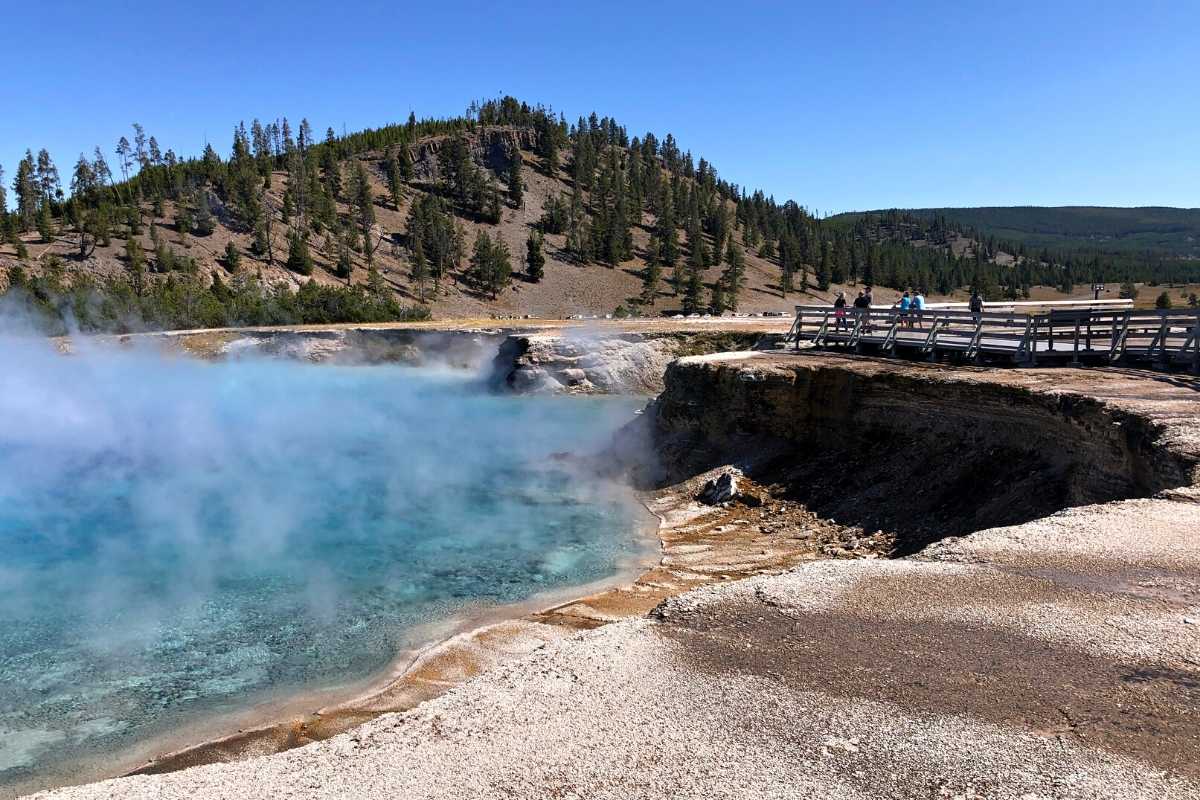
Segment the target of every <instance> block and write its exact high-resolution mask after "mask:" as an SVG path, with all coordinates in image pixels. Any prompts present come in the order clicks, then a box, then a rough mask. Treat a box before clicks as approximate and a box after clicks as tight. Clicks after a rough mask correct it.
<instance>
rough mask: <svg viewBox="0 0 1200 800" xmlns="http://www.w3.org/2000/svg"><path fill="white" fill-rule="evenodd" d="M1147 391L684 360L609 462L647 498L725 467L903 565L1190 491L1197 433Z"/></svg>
mask: <svg viewBox="0 0 1200 800" xmlns="http://www.w3.org/2000/svg"><path fill="white" fill-rule="evenodd" d="M1154 386H1155V383H1154V382H1153V381H1149V380H1147V379H1146V377H1145V376H1141V375H1139V376H1131V375H1123V374H1120V373H1117V372H1105V371H1096V370H1089V371H1083V370H1063V369H1052V370H1021V371H984V370H964V369H952V368H946V367H941V366H938V365H926V364H912V363H904V362H895V361H888V360H874V359H862V358H847V357H839V356H832V355H817V354H807V355H795V354H766V353H744V354H723V355H716V356H701V357H694V358H683V359H680V360H678V361H675V362H674V363H672V364H671V365H670V366H669V367H668V368H667V371H666V378H665V389H664V391H663V393H662V394H661V396H660V397H659V398H658V399H657V400H656V401H655V402H654V403H653V404H652V405H651V406H650V408H649V409H648V410H647V412H646V413H645V414H644V415H643V416H642V417H641V418H640V419H639V421H638V422H636V423H634V424H633V425H632V426H631V427H630V428H629V429H627V430H626V431H625V432H624V434H623V435H622V437H621V441H620V442H619V443H618V446H617V451H616V452H617V454H618V455H619V456H620V457H621V459H622V460H623V461H624V463H627V464H629V463H631V464H633V465H634V473H635V476H636V479H637V480H638V481H639V482H640V483H641V485H643V486H645V487H647V488H653V487H658V486H666V485H671V484H675V483H678V482H679V481H681V480H686V479H687V478H689V477H690V476H694V475H697V474H699V473H701V472H704V471H705V470H711V469H713V468H714V467H718V466H721V465H725V464H732V465H736V466H738V467H740V468H741V469H742V470H743V471H744V472H745V474H746V475H747V476H750V477H751V478H753V479H754V480H755V481H756V482H758V483H760V484H762V485H768V486H770V487H771V490H772V492H773V493H774V494H775V495H776V496H777V497H782V498H787V499H790V500H794V501H796V502H799V503H801V504H802V505H803V506H805V507H806V508H808V509H810V510H812V511H814V512H815V513H817V514H819V515H821V516H823V517H828V518H831V519H834V520H836V521H837V522H838V523H840V524H842V525H850V526H858V527H861V528H862V529H863V530H864V531H865V532H867V533H871V532H874V531H877V530H883V531H887V532H889V533H890V534H892V535H893V536H894V541H895V554H897V555H903V554H906V553H912V552H915V551H917V550H919V549H921V548H922V547H924V546H925V545H926V544H928V543H929V542H932V541H936V540H938V539H941V538H944V537H947V536H958V535H963V534H967V533H971V532H973V531H977V530H982V529H985V528H991V527H995V526H1001V525H1013V524H1018V523H1021V522H1025V521H1028V520H1032V519H1037V518H1040V517H1043V516H1046V515H1047V514H1050V513H1053V512H1055V511H1058V510H1060V509H1063V508H1068V507H1073V506H1081V505H1086V504H1091V503H1099V502H1105V501H1109V500H1117V499H1124V498H1131V497H1145V496H1152V495H1155V494H1158V493H1162V492H1173V493H1174V494H1176V495H1184V494H1188V493H1190V492H1192V491H1193V490H1192V488H1191V487H1192V484H1193V483H1194V482H1195V479H1196V469H1197V464H1198V463H1200V444H1198V440H1200V435H1197V434H1195V433H1194V432H1192V433H1189V431H1191V430H1192V429H1191V428H1190V427H1181V426H1179V425H1177V424H1175V421H1176V420H1177V419H1180V418H1185V417H1187V416H1188V415H1189V414H1193V413H1194V409H1195V406H1194V400H1192V403H1191V404H1189V403H1187V401H1186V400H1187V399H1189V398H1188V394H1189V393H1188V392H1180V391H1178V389H1176V388H1174V387H1172V388H1171V389H1170V390H1169V391H1168V390H1167V388H1166V387H1164V391H1163V399H1156V398H1155V396H1154V392H1153V391H1152V389H1153V387H1154ZM1148 389H1150V390H1151V391H1150V392H1149V394H1148V393H1147V391H1148ZM1168 397H1169V398H1170V399H1169V400H1168V399H1165V398H1168ZM1181 397H1182V398H1185V399H1180V398H1181ZM1195 399H1200V395H1198V396H1197V397H1196V398H1195ZM647 452H651V453H653V454H654V455H653V456H652V457H647V456H646V453H647Z"/></svg>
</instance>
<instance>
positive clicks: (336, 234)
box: [0, 97, 1200, 330]
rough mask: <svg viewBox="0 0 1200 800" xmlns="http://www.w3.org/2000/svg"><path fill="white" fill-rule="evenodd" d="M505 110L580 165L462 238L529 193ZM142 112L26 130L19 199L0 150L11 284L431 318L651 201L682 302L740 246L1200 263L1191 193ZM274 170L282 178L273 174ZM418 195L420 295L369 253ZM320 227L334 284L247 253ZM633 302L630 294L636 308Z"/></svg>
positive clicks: (799, 251)
mask: <svg viewBox="0 0 1200 800" xmlns="http://www.w3.org/2000/svg"><path fill="white" fill-rule="evenodd" d="M498 126H499V127H503V128H506V129H515V130H518V131H523V132H525V134H527V135H525V136H524V137H523V138H522V141H524V142H525V143H526V146H527V147H528V149H529V151H530V152H531V153H532V155H533V157H534V158H535V159H536V161H537V163H538V164H539V165H540V168H541V169H542V170H543V171H544V172H545V174H547V175H558V174H560V171H565V172H566V173H567V174H569V176H570V179H569V181H568V182H567V183H566V185H567V186H568V187H569V189H567V190H564V191H563V192H562V193H561V194H560V195H558V196H555V197H552V198H550V199H549V200H548V201H547V202H546V205H545V207H544V208H543V210H542V216H541V217H540V219H539V220H538V221H537V223H536V225H535V226H534V227H535V229H534V230H531V232H530V234H529V240H528V243H527V248H526V252H524V253H517V254H513V253H511V252H509V250H508V247H507V246H506V245H505V244H504V242H503V241H501V240H500V239H499V237H493V236H491V235H489V234H488V233H487V232H486V231H483V230H481V231H480V232H478V233H477V235H476V237H475V239H474V241H473V242H466V241H464V238H463V232H462V227H461V225H460V224H459V223H458V220H461V219H470V220H472V221H473V222H478V223H481V224H485V225H486V224H494V223H498V222H499V221H500V217H501V211H500V210H501V207H502V206H504V205H506V204H511V205H516V206H519V205H520V203H521V195H522V191H523V183H524V179H523V177H522V171H521V165H522V160H521V159H520V158H519V157H518V158H515V159H511V161H510V164H511V167H510V169H509V170H508V171H507V172H497V171H496V170H494V169H490V168H488V167H487V166H486V165H482V164H480V163H479V159H478V158H477V155H473V153H472V150H471V147H470V137H471V136H472V135H473V134H474V133H476V132H478V131H481V130H485V129H489V128H495V127H498ZM133 133H134V135H133V139H132V141H130V140H129V139H127V138H126V137H121V138H120V139H119V140H118V141H117V142H116V143H115V144H114V146H113V148H112V150H111V151H110V153H106V152H105V151H104V150H103V149H102V148H100V147H96V148H95V149H94V151H93V153H92V154H91V155H90V156H88V155H83V154H81V155H80V156H79V158H78V160H77V161H76V162H75V164H74V165H73V167H71V168H70V171H69V175H68V176H67V177H66V178H65V179H64V178H63V177H62V176H61V174H60V172H59V169H58V167H57V166H56V164H55V163H54V161H53V159H52V158H51V156H50V154H49V153H48V152H47V151H46V150H44V149H41V150H39V151H37V152H36V154H35V152H34V151H33V150H32V149H30V150H29V151H27V153H26V155H25V157H24V158H23V159H22V160H21V161H20V162H19V163H18V164H17V165H16V167H15V171H14V175H13V179H12V182H11V184H10V185H11V191H12V197H11V199H12V206H11V209H10V206H9V196H8V192H7V191H6V189H7V187H6V186H5V185H4V183H3V169H2V168H0V239H3V241H5V242H8V243H10V244H11V245H13V246H14V247H15V249H16V253H17V262H18V263H17V265H16V266H14V267H11V268H10V269H9V288H10V292H15V296H16V297H17V298H18V301H19V302H21V303H23V304H24V305H25V306H26V308H27V309H28V310H29V311H30V312H31V313H34V314H35V315H40V316H42V317H44V318H45V319H47V320H50V321H52V322H53V323H54V324H56V325H58V326H60V327H61V325H62V324H63V320H65V319H67V318H68V317H69V318H71V319H73V320H74V321H75V322H76V323H77V324H79V325H80V326H81V327H83V328H84V329H87V330H122V329H127V328H129V327H130V326H131V325H140V326H144V327H163V328H170V327H217V326H225V325H233V324H281V323H289V322H338V321H381V320H393V319H416V318H423V317H426V316H428V314H429V311H428V307H427V306H426V305H425V304H424V303H425V301H426V299H427V298H428V297H430V296H433V297H436V296H437V294H438V292H439V291H440V290H441V288H442V287H443V285H444V282H445V281H446V280H447V279H448V278H450V277H452V276H453V277H454V278H455V279H456V280H457V276H458V275H460V274H461V275H462V276H463V278H464V280H466V281H468V282H469V283H470V285H471V286H472V287H473V288H474V289H475V290H476V291H478V292H479V293H480V296H485V297H486V296H490V297H492V298H495V297H496V296H497V294H498V292H500V291H502V290H503V289H504V288H505V287H507V286H508V285H509V283H510V282H511V281H512V280H513V279H514V273H515V272H517V271H518V270H522V269H523V270H524V272H525V275H526V276H527V278H528V279H529V280H533V281H536V280H538V279H539V278H540V274H541V273H540V270H541V269H542V265H543V264H544V262H545V256H544V254H543V253H542V242H543V237H544V236H545V235H547V234H557V235H565V237H566V238H565V241H566V244H565V248H564V249H565V251H566V253H567V254H568V255H569V256H570V257H571V258H572V259H573V260H574V261H576V262H578V263H579V264H583V265H586V264H592V263H597V264H604V265H618V264H621V263H624V262H628V261H630V260H631V259H633V258H634V257H635V252H634V251H635V247H634V237H633V236H632V232H631V231H632V229H633V228H634V227H635V226H637V225H642V224H645V223H644V220H645V219H651V222H650V223H649V224H650V225H651V235H650V239H649V243H648V245H646V246H645V247H644V248H638V252H637V253H636V256H637V258H639V259H640V261H641V264H642V268H641V275H642V283H643V289H642V299H643V301H644V305H645V307H647V308H649V307H650V306H652V305H653V299H654V298H655V297H656V296H658V293H659V292H660V291H661V290H663V289H664V288H666V289H669V290H670V291H671V292H672V293H673V294H674V295H678V296H679V298H680V301H681V303H682V307H683V309H684V310H685V311H687V312H706V311H711V312H713V313H721V312H723V311H726V310H730V309H736V308H737V304H738V296H739V292H741V291H742V287H743V283H744V259H745V254H746V253H753V254H754V255H755V256H756V257H758V258H761V259H764V260H766V261H767V262H769V263H771V264H774V265H776V266H777V268H778V270H779V278H778V286H779V289H780V291H781V293H782V295H783V296H784V297H786V296H787V295H788V293H790V292H793V291H797V290H807V289H808V288H809V287H815V288H819V289H822V290H825V289H828V288H829V287H830V286H831V285H834V284H853V283H874V284H879V285H884V286H889V287H894V288H902V287H906V286H921V287H925V288H926V289H928V290H934V291H937V292H939V293H948V292H950V291H951V290H956V289H960V288H965V287H971V288H978V289H980V290H981V291H983V292H984V293H985V295H987V296H989V297H1001V296H1006V297H1020V296H1022V295H1025V294H1027V293H1028V291H1029V288H1030V287H1031V286H1033V285H1038V284H1042V285H1050V286H1056V287H1059V288H1060V289H1062V290H1064V291H1070V290H1071V289H1072V288H1073V287H1074V286H1075V285H1077V284H1081V283H1088V282H1092V281H1108V282H1131V281H1144V282H1150V283H1166V282H1189V281H1192V282H1194V281H1197V280H1200V259H1198V258H1196V257H1195V256H1196V252H1195V233H1196V228H1197V212H1194V211H1181V210H1177V209H1132V210H1130V209H1125V210H1122V209H1036V208H1011V209H1005V208H996V209H923V210H915V211H880V212H867V213H859V214H846V215H838V216H834V217H829V218H825V219H820V218H817V217H815V216H814V215H812V214H811V213H810V212H809V211H808V210H807V209H806V208H805V207H804V206H802V205H800V204H799V203H797V202H795V201H792V200H789V201H787V202H783V203H779V202H777V201H776V200H775V199H774V198H773V197H768V196H766V195H765V194H764V193H763V192H762V191H759V190H748V189H747V188H746V187H743V186H739V185H738V184H736V183H732V182H730V181H728V180H726V179H724V178H723V177H721V176H720V175H719V174H718V172H717V170H716V169H715V168H714V167H713V165H712V164H711V163H709V162H708V161H707V160H706V159H704V158H702V157H701V158H696V157H693V155H692V153H691V152H690V151H685V150H682V149H681V147H680V146H679V144H678V143H677V142H676V140H675V138H674V137H673V136H672V135H671V134H669V133H668V134H667V135H665V136H664V137H662V138H661V139H660V138H659V137H658V136H656V135H654V134H653V133H646V134H644V135H642V136H632V137H631V136H630V135H629V134H628V132H627V130H626V128H625V127H624V126H622V125H621V124H619V123H618V122H617V121H615V120H613V119H612V118H609V117H603V118H601V117H598V116H597V115H596V114H592V115H590V116H589V117H586V118H583V117H581V118H579V119H578V120H577V121H576V122H575V123H573V124H568V123H567V121H566V120H565V119H564V118H563V116H562V115H556V114H555V113H554V112H553V110H552V109H549V108H547V107H544V106H540V105H539V106H531V105H529V104H526V103H523V102H520V101H519V100H516V99H515V98H511V97H504V98H500V99H495V100H488V101H485V102H481V103H472V105H471V107H470V108H469V109H468V110H467V112H466V113H465V114H464V115H463V116H461V117H455V118H450V119H424V120H418V119H417V118H416V117H415V116H413V115H410V116H409V118H408V120H407V121H406V122H404V123H400V124H392V125H387V126H384V127H381V128H377V129H368V130H363V131H359V132H356V133H350V134H348V135H344V136H338V135H336V134H335V133H334V131H333V130H332V129H330V130H327V131H326V132H325V134H324V136H323V137H320V138H318V137H317V136H316V135H315V134H314V132H313V130H312V129H311V127H310V125H309V123H308V121H307V120H302V121H301V122H300V123H299V125H298V126H296V127H295V128H293V127H292V125H291V124H290V123H289V122H288V120H287V119H281V120H275V121H271V122H268V123H265V124H264V123H262V122H260V121H258V120H254V121H253V122H252V123H251V125H250V126H249V127H247V126H246V125H245V124H244V123H239V124H238V125H236V126H235V127H234V130H233V134H232V137H231V138H232V141H231V144H230V147H229V150H228V152H227V153H226V154H224V155H222V154H220V153H218V152H217V150H216V149H215V148H214V147H213V146H212V145H209V146H207V147H206V149H205V151H204V152H203V153H202V154H201V155H200V156H198V157H191V158H182V157H180V156H179V155H177V154H176V153H174V152H173V151H172V150H170V149H167V150H163V149H162V147H161V145H160V144H159V143H158V142H157V140H156V139H155V138H154V137H153V136H151V135H148V134H147V132H146V131H145V130H144V129H143V128H142V127H141V126H140V125H136V124H135V125H134V130H133ZM431 137H440V138H441V139H443V140H444V141H442V142H441V143H440V144H439V147H438V150H437V167H438V169H437V175H438V178H437V180H436V182H435V183H433V184H428V182H427V183H426V184H421V180H420V176H416V175H414V164H413V153H414V148H415V146H416V145H418V143H421V142H424V141H426V140H428V139H430V138H431ZM368 153H369V154H373V157H374V158H377V159H379V160H380V163H381V165H382V168H383V173H384V178H385V181H386V186H387V192H386V194H387V196H386V197H377V196H376V193H375V190H374V189H373V188H372V187H373V181H372V180H371V179H370V177H369V176H368V171H367V168H366V167H365V166H364V162H363V160H362V158H363V157H364V156H365V154H368ZM110 154H111V156H112V157H113V159H114V160H113V161H110V159H109V155H110ZM279 172H283V173H285V177H284V179H283V186H282V188H281V187H278V186H276V187H274V189H276V190H277V191H276V193H275V194H271V191H272V189H273V185H272V184H273V181H276V180H278V177H279V176H278V173H279ZM418 184H420V185H421V187H422V193H421V194H420V195H419V197H418V196H417V195H416V194H415V193H413V187H414V186H417V185H418ZM410 194H412V197H410V199H412V202H411V205H410V206H409V211H408V216H407V220H406V230H405V232H404V234H403V236H399V235H397V237H396V238H395V239H393V240H390V241H388V242H387V244H388V245H389V246H392V247H395V248H399V252H402V253H403V258H404V259H405V263H406V265H407V272H408V278H409V279H410V280H411V281H412V283H413V285H414V286H416V287H417V296H416V300H417V302H415V303H411V304H404V303H402V302H401V301H400V299H399V298H398V297H397V296H396V295H395V294H393V293H392V292H391V291H390V290H389V289H388V288H387V286H386V285H385V283H384V281H383V280H382V279H381V277H380V275H379V273H378V270H377V269H376V264H375V260H376V253H377V249H378V248H380V247H381V246H383V245H384V241H383V240H382V239H381V237H380V236H379V235H378V232H377V230H376V226H375V221H376V217H375V209H376V206H377V204H379V203H380V202H391V203H392V204H393V206H392V207H393V208H397V209H399V208H400V207H401V202H402V200H403V199H404V198H405V197H406V196H409V195H410ZM274 197H279V198H280V199H279V200H278V202H276V201H275V200H274V199H272V198H274ZM413 198H415V199H413ZM167 203H170V204H171V207H172V208H173V209H174V220H173V227H174V230H175V231H177V232H178V235H179V236H180V237H188V236H196V237H203V236H206V235H209V234H211V232H212V231H213V230H214V229H215V228H217V227H218V226H224V227H225V228H226V229H229V230H232V231H237V232H240V233H241V234H244V235H248V236H249V237H250V241H251V244H250V246H249V248H247V249H244V250H243V249H239V248H238V247H237V246H235V245H234V244H233V243H232V242H231V243H230V244H229V245H228V246H227V247H226V250H225V252H224V254H223V258H222V259H221V264H222V267H223V268H224V272H225V278H222V277H221V273H220V272H217V273H215V274H203V273H202V272H201V270H200V269H198V267H197V265H196V263H195V261H194V259H193V258H192V257H191V256H189V255H188V254H187V253H184V252H180V251H179V250H176V249H175V248H174V247H173V246H172V245H171V244H169V243H168V242H167V241H165V239H164V238H162V237H160V236H159V228H160V227H161V225H155V224H154V223H153V220H154V219H156V218H161V217H163V216H164V209H165V208H166V207H167V206H166V204H167ZM148 223H149V236H150V242H149V245H148V246H144V245H143V244H142V239H141V238H140V237H141V235H142V233H143V231H144V229H146V227H147V224H148ZM34 231H36V232H37V233H38V234H39V235H40V236H41V238H42V239H43V240H44V241H47V242H48V241H50V240H51V238H52V237H54V236H60V237H61V236H63V235H67V236H71V237H74V240H75V241H77V244H78V260H79V261H80V262H82V261H84V260H85V259H87V258H88V256H89V254H90V253H91V252H92V251H93V250H95V248H96V247H97V246H98V245H99V246H104V247H108V246H109V245H110V242H111V241H112V240H113V239H114V237H115V238H123V239H125V250H124V253H123V258H122V261H123V268H122V271H121V274H118V275H106V276H103V277H96V276H94V275H90V274H79V273H78V272H77V271H76V270H73V269H72V263H71V262H64V261H63V260H62V259H59V258H55V259H51V263H48V264H41V265H39V268H38V269H36V270H34V269H27V260H28V249H27V245H26V242H25V239H26V238H28V236H29V235H31V234H32V232H34ZM681 234H682V239H681ZM313 248H319V250H320V252H321V254H322V257H323V258H327V260H328V263H329V264H330V265H331V266H330V267H329V270H330V272H331V273H332V274H333V275H335V276H338V277H343V278H345V280H346V285H344V286H343V285H329V284H324V285H320V286H318V285H317V284H316V282H309V283H303V284H302V286H301V288H300V289H299V290H298V291H292V290H289V289H284V288H281V287H280V286H278V285H272V284H271V283H270V282H265V281H263V280H261V279H259V278H258V277H257V275H256V272H255V270H254V269H252V268H251V267H252V266H253V265H260V266H261V265H268V266H270V265H276V264H278V265H282V266H284V267H286V268H287V269H288V270H290V271H291V272H292V273H295V274H297V275H302V276H303V275H309V274H311V273H312V272H313V269H314V259H313ZM353 258H357V259H361V260H362V261H364V262H365V264H366V265H368V268H369V269H368V274H367V278H366V280H365V281H364V282H360V283H358V284H353V285H352V281H351V280H350V277H351V270H352V266H351V261H352V259H353ZM514 261H515V262H517V263H516V264H514ZM717 265H719V266H721V273H720V278H719V279H718V280H716V281H715V282H714V283H713V284H712V286H711V287H705V285H704V284H703V283H702V281H701V278H700V275H701V272H702V271H703V270H705V269H709V268H711V267H713V266H717ZM639 308H640V306H639V303H638V302H636V301H635V302H631V303H630V304H629V307H628V309H627V310H628V312H629V313H635V314H636V313H639ZM131 320H137V322H136V323H132V322H131Z"/></svg>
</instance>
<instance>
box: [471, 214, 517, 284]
mask: <svg viewBox="0 0 1200 800" xmlns="http://www.w3.org/2000/svg"><path fill="white" fill-rule="evenodd" d="M469 277H470V280H471V283H472V285H474V287H475V288H476V289H477V290H479V291H481V292H487V293H488V294H490V295H491V297H492V299H493V300H495V299H496V298H497V297H498V296H499V292H500V290H501V289H503V288H505V287H507V286H508V284H509V281H511V280H512V261H511V256H510V254H509V252H508V246H507V245H506V244H504V242H503V241H500V240H498V239H497V240H496V241H495V242H493V241H492V237H490V236H488V233H487V231H484V230H481V231H479V233H477V234H476V235H475V246H474V248H473V252H472V255H471V272H470V276H469Z"/></svg>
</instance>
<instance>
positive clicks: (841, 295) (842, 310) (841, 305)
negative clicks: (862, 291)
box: [833, 292, 846, 330]
mask: <svg viewBox="0 0 1200 800" xmlns="http://www.w3.org/2000/svg"><path fill="white" fill-rule="evenodd" d="M833 316H834V319H836V320H837V327H838V330H842V329H844V328H845V327H846V293H845V292H838V293H837V298H836V299H835V300H834V301H833Z"/></svg>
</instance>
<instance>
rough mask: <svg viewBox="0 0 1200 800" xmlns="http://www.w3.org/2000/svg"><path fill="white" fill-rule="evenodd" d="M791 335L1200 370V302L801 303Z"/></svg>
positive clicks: (828, 343)
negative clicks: (1035, 309)
mask: <svg viewBox="0 0 1200 800" xmlns="http://www.w3.org/2000/svg"><path fill="white" fill-rule="evenodd" d="M787 340H788V341H789V342H793V343H794V344H795V346H796V347H799V345H800V342H802V341H810V342H812V343H813V344H815V345H816V346H818V347H844V348H852V349H855V350H865V349H874V350H876V351H880V352H884V353H892V352H896V351H907V352H909V353H914V352H915V353H919V354H921V355H924V356H927V357H929V358H938V357H939V356H940V355H942V354H950V353H952V354H957V355H958V356H960V357H964V358H966V359H969V360H972V361H981V360H983V359H984V358H990V359H998V360H1009V361H1012V362H1015V363H1019V364H1037V363H1039V362H1044V363H1063V362H1068V363H1072V364H1080V363H1083V362H1084V361H1087V362H1088V363H1097V362H1101V363H1112V362H1116V361H1121V360H1126V361H1145V362H1151V363H1153V364H1156V365H1163V366H1169V365H1176V366H1186V367H1191V368H1192V369H1193V370H1195V371H1198V372H1200V309H1185V310H1165V311H1159V310H1147V311H1142V310H1137V309H1132V308H1123V309H1113V308H1066V309H1053V310H1051V311H1050V312H1049V313H1044V314H1023V313H1020V312H1018V311H1015V310H1009V311H983V312H981V313H974V312H971V311H960V310H957V309H927V310H924V311H909V312H905V313H901V312H900V311H899V309H897V308H886V309H871V310H863V309H857V308H846V309H842V310H841V311H840V312H839V311H835V310H834V309H832V308H830V307H828V306H796V318H795V321H794V322H793V324H792V329H791V331H790V332H789V334H788V339H787Z"/></svg>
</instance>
